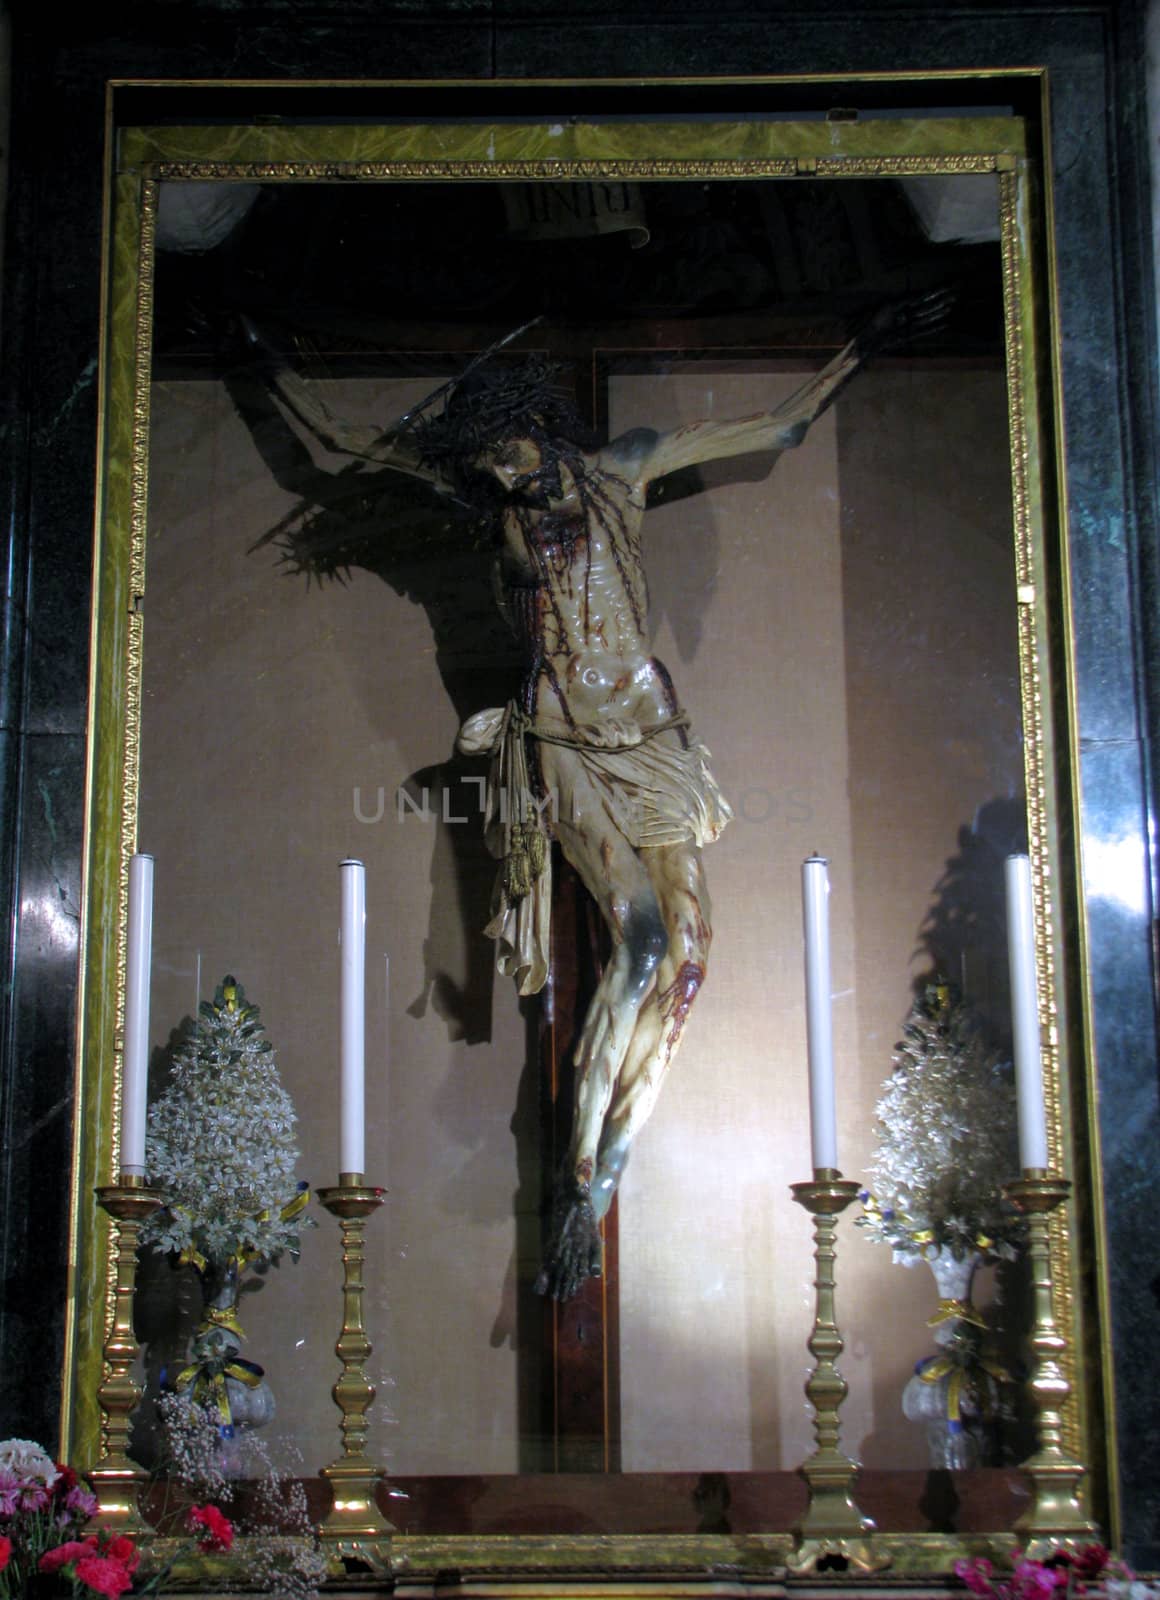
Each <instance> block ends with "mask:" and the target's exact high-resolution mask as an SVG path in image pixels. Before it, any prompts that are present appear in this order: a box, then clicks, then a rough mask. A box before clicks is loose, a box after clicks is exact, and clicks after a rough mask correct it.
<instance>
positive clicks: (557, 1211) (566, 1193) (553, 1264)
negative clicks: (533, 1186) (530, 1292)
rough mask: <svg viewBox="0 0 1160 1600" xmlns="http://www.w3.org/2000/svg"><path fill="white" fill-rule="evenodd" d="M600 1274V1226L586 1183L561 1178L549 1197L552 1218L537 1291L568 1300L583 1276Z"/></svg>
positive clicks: (554, 1297)
mask: <svg viewBox="0 0 1160 1600" xmlns="http://www.w3.org/2000/svg"><path fill="white" fill-rule="evenodd" d="M599 1276H600V1227H599V1224H598V1223H597V1221H596V1213H595V1211H594V1210H593V1209H592V1198H591V1193H590V1191H589V1187H588V1185H587V1184H586V1183H580V1182H578V1180H577V1179H576V1178H574V1177H571V1176H569V1177H563V1178H560V1179H559V1180H558V1182H557V1184H556V1192H555V1195H554V1196H553V1198H552V1219H551V1223H550V1225H549V1232H548V1243H547V1247H546V1249H545V1251H544V1265H543V1267H542V1269H541V1271H540V1275H539V1277H538V1278H537V1279H536V1293H537V1294H550V1295H551V1297H552V1299H553V1300H570V1299H571V1298H572V1296H573V1295H574V1294H576V1293H577V1291H578V1290H579V1289H580V1288H581V1287H582V1285H583V1283H584V1281H585V1279H586V1278H598V1277H599Z"/></svg>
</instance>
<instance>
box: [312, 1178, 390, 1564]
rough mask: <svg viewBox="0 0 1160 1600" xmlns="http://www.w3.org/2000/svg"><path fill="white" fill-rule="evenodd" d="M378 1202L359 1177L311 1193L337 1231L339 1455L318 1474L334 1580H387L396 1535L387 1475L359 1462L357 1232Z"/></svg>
mask: <svg viewBox="0 0 1160 1600" xmlns="http://www.w3.org/2000/svg"><path fill="white" fill-rule="evenodd" d="M385 1198H386V1190H385V1189H378V1188H372V1187H370V1186H368V1185H367V1184H366V1183H365V1181H364V1175H363V1174H362V1173H361V1172H342V1173H340V1174H339V1182H338V1186H337V1188H333V1189H320V1190H319V1191H318V1199H319V1201H320V1203H321V1204H322V1205H324V1206H325V1207H326V1209H327V1210H328V1211H329V1212H331V1213H332V1214H333V1215H334V1216H336V1217H338V1219H339V1221H340V1224H341V1227H342V1265H343V1288H342V1306H343V1315H342V1332H341V1333H340V1334H339V1336H338V1342H337V1343H336V1345H335V1347H334V1348H335V1353H336V1354H337V1356H338V1358H339V1360H340V1361H341V1362H342V1374H341V1376H340V1377H339V1380H338V1382H337V1383H336V1384H335V1385H334V1388H333V1390H332V1391H331V1393H332V1394H333V1396H334V1402H335V1404H336V1405H337V1406H338V1408H339V1410H340V1411H341V1413H342V1421H341V1423H340V1424H339V1427H340V1431H341V1433H342V1446H343V1453H342V1455H341V1456H339V1458H338V1459H337V1460H336V1461H332V1462H331V1464H330V1465H329V1466H328V1467H323V1469H322V1474H321V1475H322V1477H323V1478H324V1479H325V1481H326V1482H327V1483H328V1484H329V1486H330V1501H331V1504H330V1510H329V1511H328V1512H327V1514H326V1516H325V1517H324V1518H323V1520H322V1522H321V1523H320V1524H319V1528H318V1536H319V1538H320V1539H321V1540H322V1542H323V1545H324V1546H325V1547H326V1549H327V1550H328V1553H329V1555H330V1557H331V1567H332V1570H333V1572H334V1574H335V1576H341V1575H342V1573H343V1572H344V1571H345V1570H346V1564H347V1563H350V1564H351V1565H355V1566H361V1567H366V1568H369V1569H370V1571H372V1572H374V1573H376V1574H379V1575H384V1574H388V1573H389V1571H390V1541H391V1537H392V1535H393V1534H395V1533H397V1532H398V1529H397V1528H395V1526H394V1525H393V1524H392V1523H391V1522H388V1520H387V1518H386V1517H384V1516H383V1514H382V1512H381V1511H380V1510H379V1505H378V1489H379V1485H380V1484H381V1483H382V1482H383V1481H384V1479H385V1477H386V1473H385V1472H384V1471H383V1469H382V1468H381V1467H378V1466H376V1465H375V1463H374V1462H373V1461H371V1460H370V1458H369V1457H368V1456H367V1455H366V1437H367V1420H366V1414H367V1412H368V1411H369V1410H370V1407H371V1404H372V1402H373V1401H374V1398H375V1390H374V1385H373V1384H372V1383H370V1382H369V1381H368V1379H367V1376H366V1362H367V1358H368V1357H369V1356H370V1354H371V1350H372V1346H371V1342H370V1340H369V1339H368V1338H367V1335H366V1330H365V1327H364V1325H363V1307H362V1302H363V1289H364V1284H363V1262H364V1259H365V1258H364V1254H363V1230H364V1228H365V1227H366V1219H367V1217H369V1216H370V1215H371V1214H372V1212H374V1211H377V1210H378V1208H379V1206H381V1205H382V1203H383V1201H384V1199H385Z"/></svg>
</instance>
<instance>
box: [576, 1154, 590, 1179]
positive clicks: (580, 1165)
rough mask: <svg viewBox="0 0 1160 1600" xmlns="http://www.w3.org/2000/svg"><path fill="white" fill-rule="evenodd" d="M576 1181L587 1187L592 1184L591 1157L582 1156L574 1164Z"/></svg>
mask: <svg viewBox="0 0 1160 1600" xmlns="http://www.w3.org/2000/svg"><path fill="white" fill-rule="evenodd" d="M576 1181H577V1183H582V1184H584V1185H586V1186H587V1185H588V1184H590V1183H591V1182H592V1157H591V1156H584V1157H583V1158H582V1159H581V1160H580V1161H578V1162H577V1163H576Z"/></svg>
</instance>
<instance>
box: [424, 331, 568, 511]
mask: <svg viewBox="0 0 1160 1600" xmlns="http://www.w3.org/2000/svg"><path fill="white" fill-rule="evenodd" d="M562 373H563V368H562V367H560V366H558V365H557V364H556V363H555V362H553V361H549V360H548V359H547V358H546V357H545V356H527V357H525V358H524V359H523V360H522V361H519V362H499V361H492V362H490V363H484V364H481V365H480V366H478V367H476V368H475V369H474V371H472V372H469V373H468V374H467V376H466V377H465V378H463V379H462V380H461V381H460V382H459V383H457V384H455V385H454V387H453V388H452V389H451V391H450V393H449V395H448V397H447V400H446V402H445V404H444V406H443V410H442V411H440V412H439V413H438V414H437V415H436V416H420V417H416V418H415V420H414V421H413V422H411V423H409V424H408V425H407V431H408V432H410V434H411V436H412V438H413V439H414V441H415V444H416V447H417V448H418V451H419V454H420V456H421V457H422V460H423V463H424V465H425V466H428V467H433V468H434V469H435V470H436V471H437V472H439V473H440V475H441V476H442V477H444V478H446V479H449V480H450V481H451V483H452V484H453V485H454V486H455V487H456V488H457V489H459V490H461V491H463V490H465V489H469V488H475V486H476V484H477V483H478V474H477V473H476V472H475V471H474V466H473V464H474V462H475V460H476V458H477V457H478V456H480V455H482V454H484V452H486V451H488V450H494V449H496V448H498V447H499V446H500V445H502V444H505V443H506V442H507V441H508V440H510V439H533V440H535V442H536V443H537V444H539V445H541V446H558V445H559V444H561V443H565V442H566V443H567V444H569V445H571V446H573V447H575V449H576V450H577V451H581V450H583V449H584V448H585V447H586V446H587V445H589V444H590V443H591V442H592V437H591V430H590V429H589V427H588V426H587V424H586V423H585V422H584V420H583V418H582V417H581V416H580V413H579V412H578V411H577V410H576V407H575V405H574V404H573V402H572V398H571V396H570V395H569V393H568V391H567V390H566V389H564V388H563V387H562V386H561V384H560V381H559V380H560V377H561V375H562Z"/></svg>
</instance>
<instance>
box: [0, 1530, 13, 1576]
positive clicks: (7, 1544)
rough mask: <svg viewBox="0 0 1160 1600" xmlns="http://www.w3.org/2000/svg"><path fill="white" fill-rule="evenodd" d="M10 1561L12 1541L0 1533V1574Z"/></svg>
mask: <svg viewBox="0 0 1160 1600" xmlns="http://www.w3.org/2000/svg"><path fill="white" fill-rule="evenodd" d="M11 1560H12V1540H11V1539H7V1538H5V1536H4V1535H3V1534H2V1533H0V1572H3V1571H4V1568H5V1567H6V1566H7V1565H8V1563H9V1562H10V1561H11Z"/></svg>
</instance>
